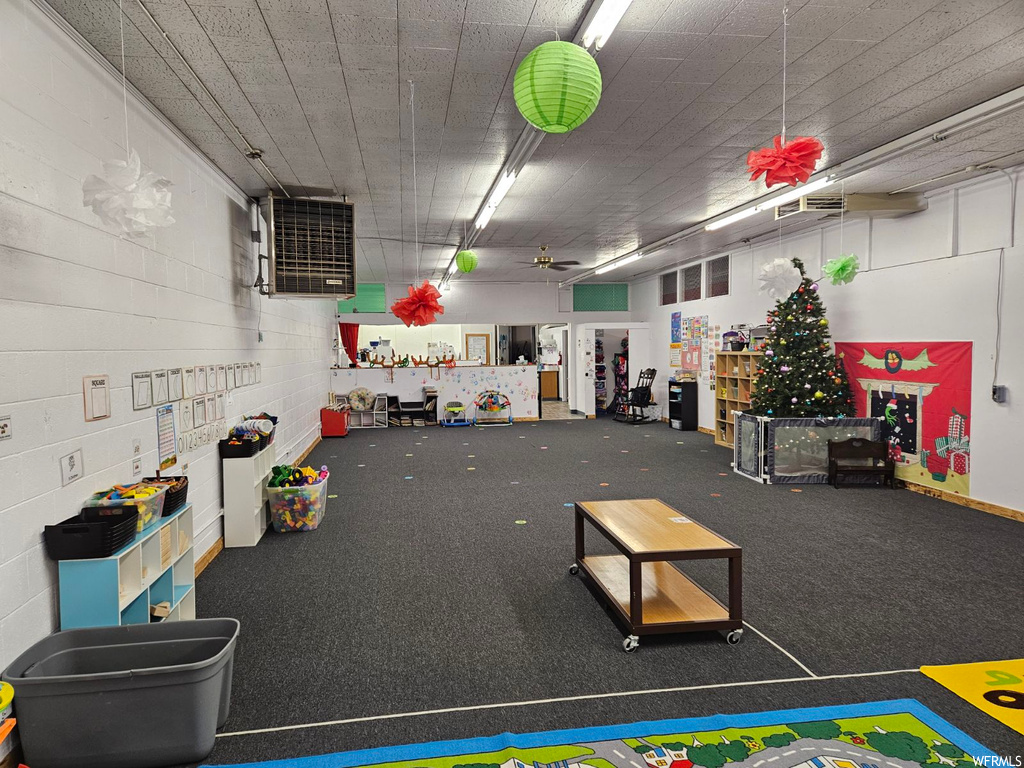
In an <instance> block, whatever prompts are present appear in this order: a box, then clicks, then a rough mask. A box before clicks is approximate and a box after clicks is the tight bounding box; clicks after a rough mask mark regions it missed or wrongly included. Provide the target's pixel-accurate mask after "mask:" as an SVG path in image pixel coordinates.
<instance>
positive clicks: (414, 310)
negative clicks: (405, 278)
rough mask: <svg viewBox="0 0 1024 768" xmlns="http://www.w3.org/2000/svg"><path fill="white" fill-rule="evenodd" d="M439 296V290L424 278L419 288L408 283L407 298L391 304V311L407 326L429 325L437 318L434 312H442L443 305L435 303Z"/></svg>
mask: <svg viewBox="0 0 1024 768" xmlns="http://www.w3.org/2000/svg"><path fill="white" fill-rule="evenodd" d="M440 298H441V292H440V291H438V290H437V288H435V287H434V286H432V285H431V284H430V283H429V282H428V281H427V280H424V281H423V285H421V286H420V287H419V288H414V287H413V286H411V285H410V286H409V296H408V298H405V299H399V300H398V301H396V302H395V303H394V304H392V305H391V311H392V312H393V313H394V315H395V317H397V318H398V319H399V320H401V321H402V322H403V323H405V324H406V325H407V326H409V325H430V324H431V323H432V322H434V321H435V320H437V318H436V317H435V316H434V315H435V314H437V315H443V314H444V307H442V306H441V305H440V304H438V303H437V300H438V299H440Z"/></svg>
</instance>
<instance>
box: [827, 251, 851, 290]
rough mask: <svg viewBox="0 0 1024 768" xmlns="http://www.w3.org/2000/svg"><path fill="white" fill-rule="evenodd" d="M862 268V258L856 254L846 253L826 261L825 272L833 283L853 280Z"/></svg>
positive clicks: (840, 283) (838, 283) (837, 283)
mask: <svg viewBox="0 0 1024 768" xmlns="http://www.w3.org/2000/svg"><path fill="white" fill-rule="evenodd" d="M859 269H860V260H859V259H858V258H857V257H856V255H854V254H848V255H846V254H844V255H842V256H840V257H839V258H836V259H829V260H828V261H826V262H825V267H824V272H825V274H826V275H827V276H828V278H829V279H830V280H831V281H832V285H842V284H844V283H851V282H853V278H855V277H856V276H857V271H858V270H859Z"/></svg>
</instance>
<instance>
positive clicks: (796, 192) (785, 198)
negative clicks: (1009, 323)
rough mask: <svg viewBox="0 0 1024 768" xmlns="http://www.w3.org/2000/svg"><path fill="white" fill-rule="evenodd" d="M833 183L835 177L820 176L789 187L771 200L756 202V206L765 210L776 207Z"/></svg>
mask: <svg viewBox="0 0 1024 768" xmlns="http://www.w3.org/2000/svg"><path fill="white" fill-rule="evenodd" d="M835 183H836V179H835V177H834V176H822V177H821V178H820V179H818V180H816V181H812V182H809V183H807V184H804V185H803V186H800V187H796V188H794V189H791V190H790V191H789V192H786V193H785V194H784V195H779V196H778V197H773V198H772V199H771V200H766V201H765V202H763V203H760V204H758V205H757V206H756V207H757V210H759V211H767V210H769V209H771V208H777V207H778V206H780V205H785V204H786V203H789V202H792V201H793V200H799V199H800V198H801V197H803V196H804V195H809V194H811V192H817V191H818V190H819V189H824V188H825V187H828V186H831V185H832V184H835Z"/></svg>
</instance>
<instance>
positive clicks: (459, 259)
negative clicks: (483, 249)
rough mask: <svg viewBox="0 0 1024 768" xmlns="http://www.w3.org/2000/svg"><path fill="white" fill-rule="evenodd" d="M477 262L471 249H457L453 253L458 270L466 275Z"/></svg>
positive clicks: (474, 267)
mask: <svg viewBox="0 0 1024 768" xmlns="http://www.w3.org/2000/svg"><path fill="white" fill-rule="evenodd" d="M477 263H478V259H477V257H476V254H475V253H473V252H472V251H459V252H458V253H456V254H455V266H457V267H458V268H459V271H460V272H465V273H466V274H467V275H468V274H469V273H470V272H472V271H473V270H474V269H476V265H477Z"/></svg>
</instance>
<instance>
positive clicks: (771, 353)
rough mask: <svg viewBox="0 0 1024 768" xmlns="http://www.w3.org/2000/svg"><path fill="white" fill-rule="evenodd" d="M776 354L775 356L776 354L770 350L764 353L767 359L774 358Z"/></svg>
mask: <svg viewBox="0 0 1024 768" xmlns="http://www.w3.org/2000/svg"><path fill="white" fill-rule="evenodd" d="M774 354H775V353H774V352H773V351H772V350H770V349H766V350H765V351H764V356H765V357H772V356H773V355H774Z"/></svg>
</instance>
